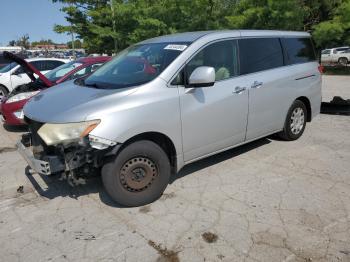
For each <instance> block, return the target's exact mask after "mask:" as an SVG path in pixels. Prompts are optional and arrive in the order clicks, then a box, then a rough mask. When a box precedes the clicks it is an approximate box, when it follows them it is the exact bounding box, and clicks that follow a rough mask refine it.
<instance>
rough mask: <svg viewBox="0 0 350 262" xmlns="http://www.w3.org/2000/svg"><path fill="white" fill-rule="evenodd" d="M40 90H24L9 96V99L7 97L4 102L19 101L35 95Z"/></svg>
mask: <svg viewBox="0 0 350 262" xmlns="http://www.w3.org/2000/svg"><path fill="white" fill-rule="evenodd" d="M39 92H40V91H33V92H25V93H19V94H17V95H14V96H11V97H10V98H9V99H7V101H6V103H13V102H17V101H21V100H24V99H29V98H31V97H32V96H34V95H36V94H37V93H39Z"/></svg>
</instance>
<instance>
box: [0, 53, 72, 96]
mask: <svg viewBox="0 0 350 262" xmlns="http://www.w3.org/2000/svg"><path fill="white" fill-rule="evenodd" d="M26 61H27V62H29V63H30V64H31V65H33V66H34V67H35V68H37V69H38V70H39V71H40V72H41V73H42V74H45V73H47V72H49V71H51V70H52V69H54V68H56V67H58V66H60V65H62V64H65V63H67V62H69V60H67V59H58V58H30V59H26ZM30 81H31V80H30V78H29V77H28V75H27V74H26V73H25V72H24V70H23V68H22V67H21V66H20V65H18V64H17V63H16V62H12V63H11V64H8V65H7V66H5V67H3V68H1V69H0V97H1V96H5V95H7V94H8V93H9V92H11V90H13V89H14V88H16V87H17V86H19V85H23V84H27V83H29V82H30Z"/></svg>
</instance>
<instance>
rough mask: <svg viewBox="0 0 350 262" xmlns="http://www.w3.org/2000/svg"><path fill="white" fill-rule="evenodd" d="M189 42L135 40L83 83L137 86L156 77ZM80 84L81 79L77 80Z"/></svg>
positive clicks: (98, 86)
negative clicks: (142, 41)
mask: <svg viewBox="0 0 350 262" xmlns="http://www.w3.org/2000/svg"><path fill="white" fill-rule="evenodd" d="M189 44H190V43H188V42H186V43H183V42H181V43H152V44H138V45H135V46H131V47H129V48H127V49H126V50H124V51H122V52H121V53H119V55H117V56H116V57H115V58H114V59H113V60H112V61H110V62H109V63H107V64H105V65H104V66H102V67H101V68H99V69H97V70H96V71H95V72H94V73H93V74H92V75H90V76H89V77H87V78H86V79H85V80H84V81H83V82H84V83H82V84H84V85H86V86H92V87H95V88H104V89H118V88H125V87H130V86H137V85H141V84H145V83H148V82H150V81H152V80H153V79H155V78H156V77H157V76H158V75H159V74H160V73H161V72H163V70H164V69H165V68H167V67H168V65H170V63H172V62H173V61H174V60H175V58H176V57H178V56H179V55H180V54H181V52H182V51H183V50H185V49H186V48H187V46H188V45H189ZM76 83H77V84H80V81H79V82H78V81H77V82H76Z"/></svg>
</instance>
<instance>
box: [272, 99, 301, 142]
mask: <svg viewBox="0 0 350 262" xmlns="http://www.w3.org/2000/svg"><path fill="white" fill-rule="evenodd" d="M306 117H307V110H306V106H305V104H304V103H303V102H301V101H299V100H295V101H294V103H293V104H292V106H291V107H290V108H289V111H288V114H287V117H286V120H285V123H284V128H283V131H281V132H280V133H279V134H278V135H279V136H280V137H281V138H282V139H284V140H288V141H293V140H297V139H298V138H299V137H301V135H302V134H303V133H304V130H305V126H306Z"/></svg>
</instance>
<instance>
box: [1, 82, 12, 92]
mask: <svg viewBox="0 0 350 262" xmlns="http://www.w3.org/2000/svg"><path fill="white" fill-rule="evenodd" d="M0 86H1V87H3V88H5V90H6V91H7V93H9V92H10V90H9V89H8V88H7V87H6V86H5V85H3V84H0Z"/></svg>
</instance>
